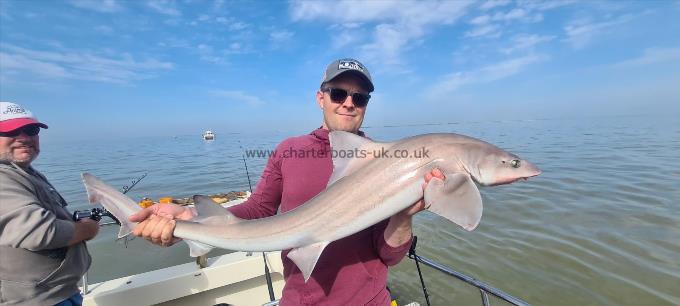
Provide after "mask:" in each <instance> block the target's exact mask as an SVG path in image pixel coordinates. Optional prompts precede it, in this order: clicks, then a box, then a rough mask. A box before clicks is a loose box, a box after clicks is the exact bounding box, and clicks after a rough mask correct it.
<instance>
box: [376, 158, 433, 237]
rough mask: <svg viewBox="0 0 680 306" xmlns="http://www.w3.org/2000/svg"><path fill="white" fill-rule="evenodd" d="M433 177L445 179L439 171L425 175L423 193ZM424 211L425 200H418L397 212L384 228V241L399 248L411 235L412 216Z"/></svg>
mask: <svg viewBox="0 0 680 306" xmlns="http://www.w3.org/2000/svg"><path fill="white" fill-rule="evenodd" d="M433 177H437V178H439V179H442V180H443V179H445V177H444V173H442V172H441V170H439V169H436V168H435V169H433V170H432V171H430V172H429V173H427V174H425V182H424V183H423V191H425V188H426V187H427V184H428V183H429V182H430V180H432V178H433ZM424 209H425V200H424V199H420V200H418V202H415V203H413V205H411V206H409V207H407V208H405V209H404V210H402V211H400V212H398V213H397V214H396V215H394V216H392V217H391V218H390V221H389V223H388V224H387V228H385V241H387V244H388V245H390V246H392V247H397V246H400V245H402V244H404V243H406V242H407V241H409V239H411V235H412V231H411V229H412V227H411V221H412V219H413V215H415V214H416V213H418V212H420V211H422V210H424Z"/></svg>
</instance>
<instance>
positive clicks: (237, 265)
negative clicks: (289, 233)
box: [80, 193, 530, 306]
mask: <svg viewBox="0 0 680 306" xmlns="http://www.w3.org/2000/svg"><path fill="white" fill-rule="evenodd" d="M239 195H240V194H239ZM247 195H248V196H249V195H250V193H247ZM246 198H247V197H238V198H235V199H230V200H229V201H227V202H225V203H222V204H220V205H222V206H224V207H229V206H232V205H236V204H239V203H242V202H244V201H245V200H246ZM189 205H190V204H189ZM105 224H115V222H113V223H105ZM417 241H418V239H417V237H414V240H413V243H412V245H411V249H410V250H409V253H408V258H409V259H412V260H414V261H415V264H416V267H417V271H418V276H419V277H420V282H421V285H422V290H423V294H424V297H425V301H426V302H427V305H428V306H429V305H430V300H429V293H428V292H427V288H426V286H425V282H424V280H423V275H422V271H421V269H420V264H423V265H426V266H428V267H431V268H433V269H434V270H436V271H439V272H442V273H443V274H444V275H446V276H449V277H452V278H453V279H457V280H459V281H462V282H465V283H467V284H469V285H471V286H473V287H475V288H476V289H478V290H479V292H480V298H481V304H482V305H490V302H489V295H491V296H494V297H496V298H498V299H501V300H504V301H505V302H507V303H509V304H511V305H517V306H525V305H530V304H529V303H527V302H525V301H523V300H521V299H519V298H517V297H514V296H512V295H510V294H507V293H505V292H503V291H501V290H499V289H497V288H494V287H493V286H491V285H489V284H487V283H484V282H482V281H479V280H477V279H475V278H473V277H471V276H468V275H465V274H463V273H460V272H458V271H455V270H454V269H452V268H450V267H447V266H445V265H442V264H441V263H438V262H436V261H434V260H431V259H428V258H425V257H422V256H419V255H417V253H416V246H417ZM81 285H82V286H81V287H80V288H81V293H82V295H83V305H84V306H114V305H115V306H118V305H131V306H132V305H134V306H138V305H139V306H143V305H161V306H180V305H216V306H217V305H266V306H273V305H278V300H277V299H278V298H281V292H282V290H283V285H284V279H283V264H282V262H281V252H266V253H265V252H261V253H253V252H233V253H229V254H225V255H221V256H216V257H212V258H206V257H205V256H201V257H198V258H197V259H196V263H186V264H180V265H176V266H172V267H168V268H163V269H158V270H154V271H149V272H144V273H139V274H135V275H129V276H124V277H121V278H117V279H113V280H108V281H103V282H100V283H95V284H89V283H88V281H87V274H85V276H83V279H82V283H81ZM392 305H396V302H395V301H393V302H392ZM419 305H420V304H419V303H417V302H412V303H409V304H407V305H406V306H419Z"/></svg>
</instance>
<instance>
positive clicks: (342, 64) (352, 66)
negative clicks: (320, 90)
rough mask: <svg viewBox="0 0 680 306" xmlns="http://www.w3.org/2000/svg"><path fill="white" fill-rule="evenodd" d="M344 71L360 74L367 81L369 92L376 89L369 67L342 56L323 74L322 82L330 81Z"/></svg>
mask: <svg viewBox="0 0 680 306" xmlns="http://www.w3.org/2000/svg"><path fill="white" fill-rule="evenodd" d="M343 73H354V74H356V75H358V76H359V77H361V78H362V79H363V80H364V82H366V85H367V87H368V92H372V91H373V90H375V88H373V81H372V80H371V74H370V73H369V72H368V69H366V66H364V64H362V63H361V62H359V61H357V60H355V59H353V58H341V59H339V60H334V61H333V62H332V63H330V64H329V65H328V67H327V68H326V71H325V72H324V74H323V79H322V80H321V84H323V83H326V82H329V81H331V80H332V79H334V78H335V77H337V76H339V75H341V74H343Z"/></svg>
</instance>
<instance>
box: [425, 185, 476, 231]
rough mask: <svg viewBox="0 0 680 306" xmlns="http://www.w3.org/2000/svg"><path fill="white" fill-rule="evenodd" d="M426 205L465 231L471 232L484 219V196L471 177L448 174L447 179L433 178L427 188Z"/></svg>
mask: <svg viewBox="0 0 680 306" xmlns="http://www.w3.org/2000/svg"><path fill="white" fill-rule="evenodd" d="M425 205H426V207H427V209H428V210H430V211H431V212H433V213H436V214H438V215H440V216H442V217H444V218H446V219H449V220H450V221H451V222H453V223H456V224H458V225H460V226H461V227H463V228H464V229H466V230H468V231H471V230H473V229H475V227H477V225H478V224H479V220H480V219H481V218H482V196H481V195H480V194H479V190H478V189H477V186H476V185H475V182H473V181H472V179H471V178H470V176H469V175H467V174H464V173H453V174H446V179H445V180H443V181H442V180H441V179H439V178H437V177H434V178H432V180H430V182H429V183H428V184H427V187H426V188H425Z"/></svg>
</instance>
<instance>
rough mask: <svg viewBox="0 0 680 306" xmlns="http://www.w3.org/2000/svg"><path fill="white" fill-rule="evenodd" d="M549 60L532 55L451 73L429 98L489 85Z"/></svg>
mask: <svg viewBox="0 0 680 306" xmlns="http://www.w3.org/2000/svg"><path fill="white" fill-rule="evenodd" d="M547 58H548V57H547V56H545V55H540V54H530V55H526V56H522V57H517V58H513V59H509V60H505V61H502V62H498V63H495V64H492V65H489V66H485V67H482V68H479V69H476V70H471V71H462V72H455V73H451V74H449V75H446V76H444V77H443V78H442V79H441V80H440V81H439V82H437V83H435V84H434V85H433V86H431V87H430V89H429V90H428V93H427V96H428V97H429V98H432V99H437V98H440V97H443V96H446V95H447V94H450V93H452V92H455V91H456V90H458V89H459V88H460V87H462V86H465V85H469V84H477V83H489V82H493V81H496V80H500V79H504V78H507V77H510V76H512V75H515V74H518V73H520V72H522V71H523V70H524V69H525V68H526V67H527V66H529V65H532V64H535V63H538V62H542V61H545V60H547Z"/></svg>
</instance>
